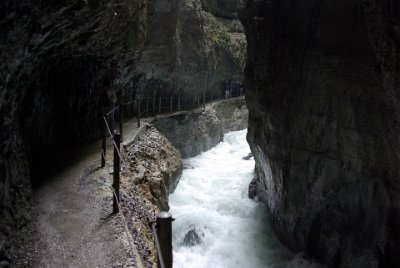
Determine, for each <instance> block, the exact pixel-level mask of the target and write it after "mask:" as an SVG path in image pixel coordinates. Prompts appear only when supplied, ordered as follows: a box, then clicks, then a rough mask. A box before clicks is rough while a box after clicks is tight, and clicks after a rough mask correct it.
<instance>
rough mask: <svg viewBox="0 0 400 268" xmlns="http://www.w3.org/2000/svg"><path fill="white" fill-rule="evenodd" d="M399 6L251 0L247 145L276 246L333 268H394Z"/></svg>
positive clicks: (399, 201)
mask: <svg viewBox="0 0 400 268" xmlns="http://www.w3.org/2000/svg"><path fill="white" fill-rule="evenodd" d="M399 15H400V5H399V4H398V1H395V0H388V1H369V0H367V1H362V0H354V1H344V0H339V1H317V0H312V1H289V0H272V1H267V0H263V1H247V2H246V8H245V11H244V12H243V13H242V15H241V18H242V21H243V23H244V25H245V31H246V34H247V37H248V60H247V67H246V73H245V75H246V82H245V86H246V100H247V106H248V108H249V128H248V130H249V133H248V141H249V143H250V146H251V150H252V152H253V153H254V156H255V160H256V173H257V177H258V178H259V181H258V182H257V195H258V197H259V198H260V199H261V200H262V201H264V202H265V203H266V204H267V207H268V209H269V213H270V215H269V217H270V219H271V223H272V226H273V229H274V230H275V233H276V234H277V236H278V238H279V239H280V240H281V241H282V242H283V243H284V244H285V245H287V246H289V247H290V248H291V249H292V250H293V251H295V252H299V251H305V252H306V253H307V255H308V256H311V257H313V258H316V259H317V260H318V261H321V262H323V263H326V264H328V265H329V266H330V267H395V266H396V265H398V263H400V259H399V256H400V239H399V235H398V234H399V226H400V217H399V215H400V190H399V187H398V185H399V183H400V170H399V168H398V167H399V164H400V161H399V159H400V140H399V136H400V135H399V134H400V127H399V124H398V122H399V120H400V105H399V104H400V103H399V100H400V97H399V94H398V89H399V87H400V82H399V81H400V67H399V66H400V64H399V63H400V46H399V39H398V34H397V33H398V29H399V26H400V24H399V23H400V22H399V20H398V18H399Z"/></svg>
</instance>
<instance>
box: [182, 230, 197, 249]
mask: <svg viewBox="0 0 400 268" xmlns="http://www.w3.org/2000/svg"><path fill="white" fill-rule="evenodd" d="M200 243H201V238H200V236H199V234H198V233H197V230H196V227H192V228H191V229H190V230H189V231H188V232H187V233H186V234H185V237H184V238H183V244H184V245H185V246H187V247H193V246H195V245H197V244H200Z"/></svg>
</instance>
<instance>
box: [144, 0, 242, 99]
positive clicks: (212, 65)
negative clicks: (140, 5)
mask: <svg viewBox="0 0 400 268" xmlns="http://www.w3.org/2000/svg"><path fill="white" fill-rule="evenodd" d="M207 2H215V3H216V2H217V1H214V0H212V1H207ZM206 10H207V9H206V6H204V1H203V2H202V1H200V0H185V1H179V0H172V1H167V0H160V1H151V4H149V24H148V36H147V40H146V44H145V46H144V49H143V52H142V53H141V56H140V60H139V63H138V65H139V68H140V70H142V71H143V72H144V73H145V74H144V75H143V77H144V78H143V84H142V85H141V86H140V90H141V91H142V92H145V93H144V94H146V95H149V94H150V96H151V94H153V93H154V94H158V95H161V96H169V95H178V94H180V95H181V96H182V102H189V103H190V102H191V101H192V100H196V99H197V97H198V96H203V94H205V95H207V96H208V99H210V95H211V94H212V95H214V99H215V98H216V96H217V95H220V93H221V86H222V82H223V80H224V79H238V80H242V78H243V69H244V64H245V57H246V55H245V51H246V38H245V35H244V32H243V27H242V25H241V24H240V22H239V21H238V19H237V18H232V19H231V18H229V19H225V18H222V17H218V15H214V14H213V13H211V12H208V11H206ZM160 85H162V86H163V89H162V90H159V86H160ZM155 89H156V90H157V91H156V92H154V90H155Z"/></svg>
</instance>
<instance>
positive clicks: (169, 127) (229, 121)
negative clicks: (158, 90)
mask: <svg viewBox="0 0 400 268" xmlns="http://www.w3.org/2000/svg"><path fill="white" fill-rule="evenodd" d="M247 118H248V115H247V108H246V105H245V102H244V99H243V98H236V99H228V100H222V101H218V102H215V103H213V104H211V105H210V106H207V107H206V109H205V110H202V109H198V110H195V111H192V112H183V113H181V114H177V115H174V116H170V117H165V118H157V119H156V120H155V121H154V126H155V127H156V128H157V129H158V130H159V131H160V132H161V133H162V134H163V135H165V136H166V137H167V138H168V140H170V141H171V143H172V144H173V145H174V146H175V147H176V148H177V149H178V150H179V151H180V152H181V154H182V157H184V158H185V157H193V156H195V155H198V154H199V153H201V152H204V151H207V150H209V149H210V148H212V147H213V146H215V145H217V144H218V143H219V142H221V141H222V139H223V135H224V134H225V133H226V132H229V131H233V130H240V129H244V128H246V126H247Z"/></svg>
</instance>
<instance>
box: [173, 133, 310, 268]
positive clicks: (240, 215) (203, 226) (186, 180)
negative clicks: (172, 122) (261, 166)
mask: <svg viewBox="0 0 400 268" xmlns="http://www.w3.org/2000/svg"><path fill="white" fill-rule="evenodd" d="M246 133H247V130H243V131H236V132H230V133H228V134H226V135H225V137H224V141H223V142H221V143H220V144H218V145H217V146H216V147H214V148H213V149H211V150H209V151H207V152H205V153H202V154H201V155H199V156H197V157H193V158H189V159H186V160H184V166H185V167H186V168H185V169H184V171H183V175H182V178H181V180H180V182H179V185H178V187H177V189H176V190H175V192H174V194H172V195H171V196H170V206H171V211H170V212H171V214H172V215H173V217H174V218H175V219H176V220H175V221H174V222H173V246H174V267H175V268H188V267H189V268H227V267H246V268H258V267H273V268H278V267H317V266H315V265H313V264H310V263H307V262H305V261H303V260H302V259H301V258H300V257H298V256H293V255H291V254H290V253H289V252H288V251H287V250H285V249H284V248H283V247H282V246H281V245H280V244H279V243H278V242H277V240H276V239H275V238H274V236H273V235H272V233H271V230H270V227H269V225H268V224H267V219H266V218H265V217H266V211H265V210H266V209H265V206H264V205H263V204H262V203H258V202H255V201H252V200H250V199H249V198H248V197H247V190H248V185H249V183H250V181H251V179H252V177H253V176H254V160H253V159H251V160H243V159H242V157H243V156H246V155H247V154H248V153H249V152H250V149H249V146H248V144H247V142H246Z"/></svg>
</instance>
